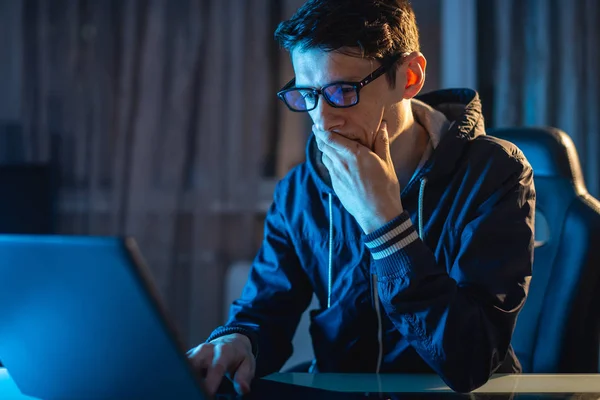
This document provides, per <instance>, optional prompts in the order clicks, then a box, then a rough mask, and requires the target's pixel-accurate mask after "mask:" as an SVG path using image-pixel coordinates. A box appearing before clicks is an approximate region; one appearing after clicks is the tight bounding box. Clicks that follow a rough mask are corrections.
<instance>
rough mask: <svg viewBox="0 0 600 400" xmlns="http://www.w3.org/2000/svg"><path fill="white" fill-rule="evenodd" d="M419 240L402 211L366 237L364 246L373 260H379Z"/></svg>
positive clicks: (406, 215) (406, 214) (408, 217)
mask: <svg viewBox="0 0 600 400" xmlns="http://www.w3.org/2000/svg"><path fill="white" fill-rule="evenodd" d="M418 238H419V235H417V231H416V230H415V228H414V226H413V224H412V221H411V220H410V216H409V214H408V213H407V212H406V211H404V212H403V213H402V214H400V215H399V216H398V217H396V218H394V219H393V220H391V221H390V222H388V223H387V224H385V225H384V226H382V227H381V228H379V229H377V230H376V231H374V232H371V233H370V234H368V235H366V236H365V238H364V242H365V245H366V246H367V247H368V248H369V250H370V251H371V255H372V256H373V258H374V259H375V260H381V259H382V258H385V257H388V256H390V255H392V254H394V253H396V252H397V251H400V250H402V249H403V248H405V247H406V246H408V245H409V244H411V243H412V242H414V241H415V240H417V239H418Z"/></svg>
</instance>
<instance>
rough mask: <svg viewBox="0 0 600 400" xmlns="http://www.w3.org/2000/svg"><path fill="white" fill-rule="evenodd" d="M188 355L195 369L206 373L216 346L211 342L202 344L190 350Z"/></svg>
mask: <svg viewBox="0 0 600 400" xmlns="http://www.w3.org/2000/svg"><path fill="white" fill-rule="evenodd" d="M188 357H189V358H190V362H191V364H192V366H193V367H194V369H195V370H196V371H197V372H199V373H201V374H204V373H205V372H206V371H207V370H208V369H209V368H210V365H211V363H212V361H213V357H214V346H213V345H212V344H210V343H205V344H201V345H200V346H197V347H196V348H194V349H192V350H190V351H189V352H188Z"/></svg>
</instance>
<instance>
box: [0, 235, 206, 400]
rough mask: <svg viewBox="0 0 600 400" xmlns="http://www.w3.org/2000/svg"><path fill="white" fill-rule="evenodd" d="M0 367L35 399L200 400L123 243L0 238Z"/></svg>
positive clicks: (156, 301) (193, 377) (146, 280)
mask: <svg viewBox="0 0 600 400" xmlns="http://www.w3.org/2000/svg"><path fill="white" fill-rule="evenodd" d="M0 359H1V360H2V362H3V364H4V366H5V367H6V368H7V370H8V372H9V374H10V376H11V378H12V379H13V381H14V382H15V383H16V385H17V386H18V388H19V389H20V390H21V392H22V393H23V394H25V395H28V396H32V397H37V398H42V399H87V398H102V399H205V398H208V396H206V394H205V392H204V390H203V384H202V381H201V378H200V377H199V376H197V374H195V373H194V371H193V370H192V368H191V365H190V364H189V362H188V359H187V357H186V353H185V349H184V347H183V343H182V341H181V340H180V339H179V337H178V336H177V332H176V331H175V329H174V328H173V325H172V324H171V322H170V321H169V318H168V316H167V314H166V312H165V309H164V307H163V305H162V303H161V300H160V298H159V296H158V292H157V290H156V287H155V285H154V283H153V281H152V278H151V276H150V273H149V270H148V269H147V267H146V266H145V264H144V262H143V260H142V257H141V255H140V251H139V250H138V248H137V246H136V244H135V241H134V240H133V239H131V238H123V239H122V238H104V237H80V236H42V235H40V236H30V235H0Z"/></svg>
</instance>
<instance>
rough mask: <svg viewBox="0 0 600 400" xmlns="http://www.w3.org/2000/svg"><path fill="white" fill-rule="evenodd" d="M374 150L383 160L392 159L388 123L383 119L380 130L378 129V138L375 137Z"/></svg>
mask: <svg viewBox="0 0 600 400" xmlns="http://www.w3.org/2000/svg"><path fill="white" fill-rule="evenodd" d="M373 150H374V152H375V154H377V155H378V156H379V158H381V159H382V160H383V161H386V162H389V161H390V160H391V156H390V137H389V135H388V130H387V123H386V122H385V121H381V125H380V126H379V131H377V138H376V139H375V145H374V146H373Z"/></svg>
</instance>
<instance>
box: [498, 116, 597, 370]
mask: <svg viewBox="0 0 600 400" xmlns="http://www.w3.org/2000/svg"><path fill="white" fill-rule="evenodd" d="M488 134H489V135H492V136H496V137H498V138H501V139H504V140H507V141H509V142H512V143H514V144H515V145H516V146H517V147H519V148H520V149H521V150H522V151H523V153H524V154H525V156H526V157H527V159H528V160H529V163H530V164H531V166H532V167H533V173H534V182H535V186H536V192H537V205H536V227H535V229H536V248H535V253H534V263H533V276H532V280H531V286H530V289H529V296H528V299H527V302H526V303H525V306H524V308H523V310H522V312H521V314H520V315H519V318H518V320H517V325H516V328H515V332H514V335H513V340H512V344H513V347H514V348H515V352H516V354H517V356H518V358H519V360H520V361H521V364H522V366H523V371H524V372H530V373H595V372H598V355H599V353H598V352H599V340H600V287H599V283H600V279H599V278H600V202H599V201H598V200H596V199H595V198H593V197H592V196H591V195H590V194H589V193H588V192H587V189H586V187H585V183H584V180H583V174H582V172H581V166H580V164H579V157H578V155H577V150H576V149H575V146H574V144H573V142H572V140H571V138H570V137H569V136H568V135H567V134H566V133H565V132H563V131H561V130H559V129H555V128H507V129H496V130H488Z"/></svg>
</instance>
